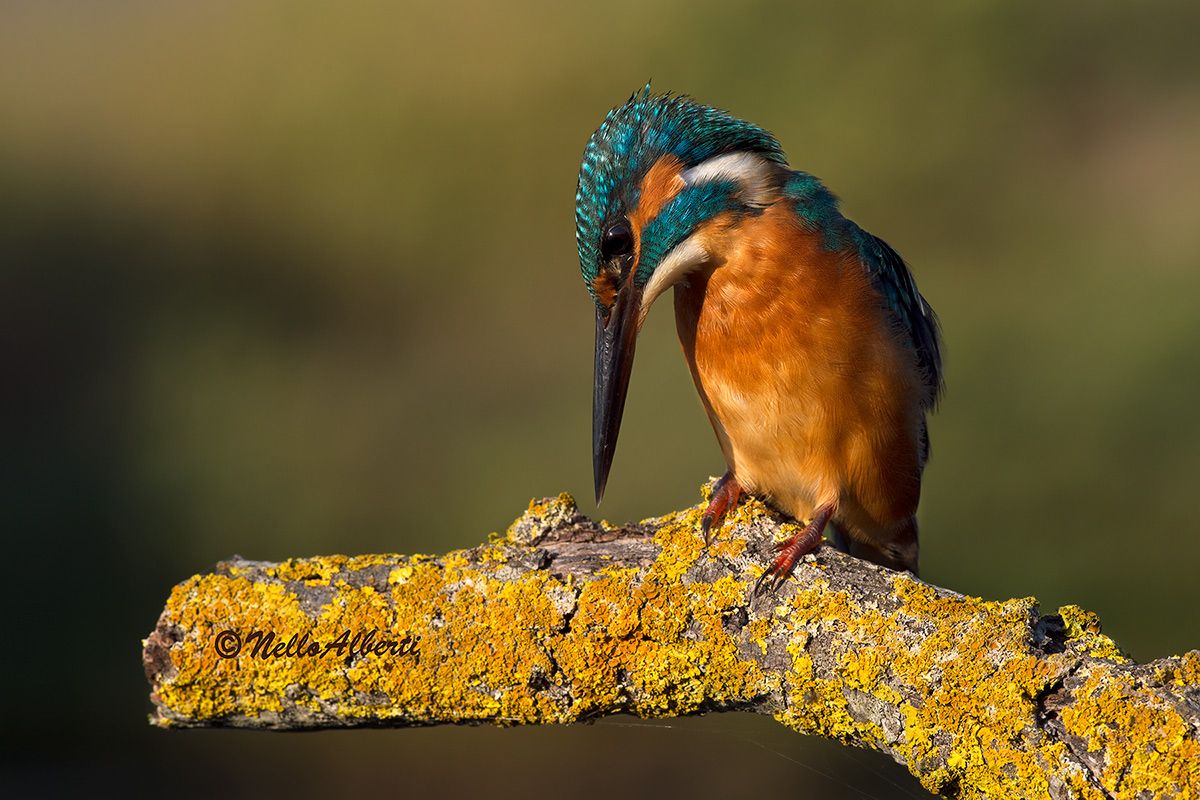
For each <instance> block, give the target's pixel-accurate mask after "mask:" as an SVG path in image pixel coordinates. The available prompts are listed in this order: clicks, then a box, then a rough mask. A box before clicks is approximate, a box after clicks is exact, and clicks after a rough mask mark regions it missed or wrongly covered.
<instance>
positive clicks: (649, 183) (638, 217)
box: [629, 155, 685, 248]
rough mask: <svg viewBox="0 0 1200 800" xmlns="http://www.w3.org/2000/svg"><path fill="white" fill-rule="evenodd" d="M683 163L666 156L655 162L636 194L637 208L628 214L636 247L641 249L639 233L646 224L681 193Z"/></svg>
mask: <svg viewBox="0 0 1200 800" xmlns="http://www.w3.org/2000/svg"><path fill="white" fill-rule="evenodd" d="M682 171H683V162H682V161H680V160H679V159H678V158H677V157H676V156H672V155H667V156H663V157H662V158H660V159H659V160H658V161H657V162H655V164H654V166H653V167H651V168H650V171H649V172H647V173H646V176H645V177H644V178H642V185H641V187H640V192H639V194H638V204H637V208H635V209H633V211H632V212H631V213H630V214H629V224H630V225H631V226H632V227H633V230H634V232H635V233H636V234H637V246H638V247H639V248H640V247H641V232H642V230H643V229H645V227H646V223H648V222H649V221H650V220H652V219H654V218H655V217H656V216H658V212H660V211H662V209H663V206H665V205H666V204H667V203H669V202H671V201H672V200H674V199H675V198H676V197H677V196H679V193H680V192H682V191H683V188H684V185H685V184H684V182H683V178H682V177H681V176H680V173H681V172H682Z"/></svg>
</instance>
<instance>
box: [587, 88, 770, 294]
mask: <svg viewBox="0 0 1200 800" xmlns="http://www.w3.org/2000/svg"><path fill="white" fill-rule="evenodd" d="M738 150H749V151H753V152H757V153H760V154H762V155H763V156H764V157H765V158H767V159H769V160H771V161H775V162H777V163H779V164H785V163H786V159H785V158H784V155H783V150H782V149H781V148H780V147H779V143H778V142H777V141H775V138H774V137H773V136H771V134H770V133H768V132H767V131H765V130H763V129H762V128H760V127H758V126H757V125H753V124H751V123H749V122H745V121H744V120H740V119H738V118H737V117H734V116H732V115H731V114H728V113H726V112H724V111H721V110H720V109H716V108H712V107H710V106H706V105H702V104H700V103H697V102H695V101H693V100H690V99H688V98H687V97H682V96H672V95H670V94H662V95H651V94H650V84H648V83H647V84H646V86H645V88H643V89H642V90H641V91H640V92H634V94H633V95H632V96H631V97H630V98H629V100H628V101H627V102H626V103H625V104H624V105H621V106H618V107H617V108H614V109H613V110H611V111H609V112H608V115H607V116H606V117H605V118H604V122H603V123H601V125H600V127H599V128H598V129H597V130H596V132H595V133H594V134H592V138H591V139H590V140H589V141H588V143H587V147H586V148H585V149H584V151H583V162H582V164H581V165H580V168H579V184H578V188H577V190H576V193H575V237H576V243H577V244H578V247H579V261H580V266H581V267H582V269H583V275H584V278H585V280H586V281H587V283H588V286H589V291H591V282H592V280H593V279H594V278H595V277H596V274H597V272H598V271H599V269H600V244H599V243H600V238H601V236H600V234H601V230H602V228H603V227H604V226H605V225H606V224H607V223H609V222H611V221H612V220H611V217H612V216H613V215H614V214H615V213H616V212H617V209H618V208H621V207H624V208H632V207H634V206H635V205H636V203H637V191H638V186H639V184H640V182H641V181H640V179H641V176H642V175H644V174H645V173H646V172H647V171H648V170H649V169H650V167H652V166H653V165H654V164H655V162H657V161H658V160H659V159H660V158H662V157H663V156H665V155H674V156H676V157H677V158H679V159H680V161H682V162H683V164H684V166H685V167H691V166H695V165H696V164H699V163H700V162H701V161H705V160H706V159H709V158H712V157H713V156H718V155H721V154H722V153H729V152H734V151H738ZM705 194H706V195H708V194H711V193H710V192H706V193H705ZM706 204H709V207H715V206H717V205H720V203H719V202H717V201H714V200H712V199H711V198H710V199H707V200H706V199H699V198H698V199H696V200H695V202H694V204H689V207H687V208H681V209H678V210H676V211H673V212H672V213H673V214H678V215H679V216H680V217H686V218H694V217H695V214H696V213H697V210H698V209H700V208H704V207H706ZM718 210H719V209H718ZM668 250H669V248H668ZM666 252H667V250H664V251H663V252H662V253H661V254H660V255H665V253H666ZM638 277H639V279H641V276H640V275H639V276H638ZM647 279H648V276H647ZM593 299H595V298H594V297H593Z"/></svg>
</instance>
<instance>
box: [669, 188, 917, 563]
mask: <svg viewBox="0 0 1200 800" xmlns="http://www.w3.org/2000/svg"><path fill="white" fill-rule="evenodd" d="M700 235H701V236H702V237H703V240H704V241H703V244H704V246H705V249H706V250H707V251H708V252H709V253H710V254H711V256H712V258H711V260H710V262H709V263H708V264H707V265H706V266H705V267H704V268H703V269H702V270H701V271H699V272H698V273H696V274H693V275H691V276H689V277H688V279H687V283H686V284H683V283H681V284H679V285H677V286H676V290H675V318H676V324H677V326H678V329H679V340H680V344H681V345H682V346H683V352H684V355H685V357H686V358H687V360H688V366H689V367H690V368H691V372H692V378H693V380H694V381H695V383H696V388H697V389H698V390H699V392H700V397H701V400H702V401H703V403H704V406H705V409H706V410H707V411H708V416H709V419H710V420H711V422H712V425H713V428H714V429H715V430H716V433H717V438H718V439H719V440H720V443H721V450H722V452H723V453H724V456H725V461H726V465H727V466H728V467H729V469H730V470H731V471H732V472H733V474H734V475H736V477H737V480H738V481H739V483H740V484H741V485H742V487H743V488H744V489H745V490H747V491H750V492H753V493H757V494H760V495H763V496H765V497H767V498H769V499H770V500H771V501H773V502H774V503H775V504H776V505H777V506H779V508H780V509H781V510H783V511H784V512H786V513H788V514H790V515H791V516H793V517H795V518H797V519H806V518H809V517H811V516H812V513H813V509H814V508H815V507H817V506H819V505H821V504H823V503H827V502H830V501H833V502H835V503H836V506H837V513H836V515H835V519H837V520H838V522H839V523H840V525H841V526H842V527H843V528H845V529H846V533H847V534H848V535H849V536H851V537H852V538H854V539H859V540H861V541H876V542H878V541H886V539H887V537H888V533H887V531H888V529H890V528H891V527H892V526H893V525H896V524H898V523H900V522H901V521H903V520H906V519H908V518H909V517H911V515H912V514H913V513H915V511H916V508H917V501H918V499H919V497H920V478H921V467H922V464H921V445H920V440H921V431H922V427H923V425H924V415H925V412H924V408H923V406H922V397H923V396H924V394H925V393H926V390H925V388H924V385H923V383H922V380H921V375H920V370H919V367H918V364H917V358H916V354H915V353H914V352H913V350H912V347H911V346H910V345H907V344H906V343H905V341H904V340H903V339H902V338H901V336H900V334H899V332H898V331H897V330H896V329H895V327H894V326H893V325H892V324H891V323H890V322H889V318H888V316H887V314H886V313H885V312H884V310H883V304H882V300H881V298H880V297H879V295H878V293H877V292H876V291H875V290H874V289H873V288H872V287H871V284H870V280H869V277H868V276H867V275H866V273H865V270H864V269H863V268H862V266H861V265H860V263H859V261H858V259H857V257H855V256H853V255H851V254H847V253H841V252H829V251H826V250H825V249H823V248H822V246H821V241H820V238H821V237H820V235H819V234H817V233H814V232H811V231H808V230H806V229H805V228H804V227H803V226H802V224H801V223H800V222H799V221H798V220H796V219H795V217H794V216H793V215H792V214H790V212H789V211H788V209H786V208H784V207H782V204H780V205H777V206H774V207H772V208H769V209H767V210H766V211H765V212H764V213H763V214H761V215H760V216H758V217H753V218H748V219H744V220H743V221H741V222H740V223H734V222H732V221H731V220H730V219H728V218H725V219H723V218H717V219H716V220H714V221H713V222H711V223H709V224H708V225H707V226H706V227H705V228H704V229H703V230H702V231H701V234H700Z"/></svg>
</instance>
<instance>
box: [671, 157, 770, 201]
mask: <svg viewBox="0 0 1200 800" xmlns="http://www.w3.org/2000/svg"><path fill="white" fill-rule="evenodd" d="M775 169H776V166H775V164H773V163H772V162H770V161H767V160H766V159H765V158H763V157H762V156H761V155H759V154H758V153H751V152H748V151H745V150H742V151H739V152H736V153H725V154H723V155H719V156H714V157H713V158H710V159H708V160H707V161H701V162H700V163H699V164H697V165H696V166H694V167H692V168H691V169H685V170H684V171H683V172H682V173H680V176H679V177H681V178H683V182H684V183H686V184H687V185H688V186H696V185H698V184H702V183H716V182H718V181H733V182H734V183H737V184H739V185H740V186H741V188H742V191H741V198H742V202H744V203H746V204H747V205H751V206H760V207H761V206H766V205H770V202H771V200H772V199H773V197H772V196H773V195H774V194H775V192H774V190H773V189H772V186H771V183H772V180H771V178H772V175H773V173H774V172H775Z"/></svg>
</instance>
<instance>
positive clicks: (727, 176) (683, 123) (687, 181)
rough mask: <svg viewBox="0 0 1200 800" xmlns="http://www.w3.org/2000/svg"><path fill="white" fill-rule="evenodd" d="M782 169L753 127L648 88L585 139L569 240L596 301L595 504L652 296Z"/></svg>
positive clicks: (748, 208) (747, 210)
mask: <svg viewBox="0 0 1200 800" xmlns="http://www.w3.org/2000/svg"><path fill="white" fill-rule="evenodd" d="M785 166H786V160H785V158H784V155H783V151H782V150H781V149H780V147H779V144H778V143H777V142H776V141H775V139H774V137H772V136H771V134H769V133H767V132H766V131H765V130H763V129H762V128H759V127H757V126H755V125H752V124H750V123H748V122H745V121H743V120H740V119H737V118H736V117H733V116H731V115H729V114H727V113H725V112H724V111H720V110H718V109H715V108H710V107H708V106H704V105H701V104H699V103H696V102H693V101H691V100H689V99H688V98H686V97H672V96H671V95H651V94H650V87H649V85H647V86H646V88H645V89H643V90H642V91H641V92H636V93H634V95H633V96H632V97H630V98H629V101H628V102H626V103H625V104H624V105H622V106H618V107H617V108H614V109H613V110H612V111H610V112H609V113H608V116H607V117H605V119H604V122H603V123H602V124H601V125H600V127H599V129H598V130H597V131H596V132H595V133H594V134H592V138H591V139H590V140H589V141H588V144H587V148H586V149H585V150H584V151H583V163H582V165H581V166H580V168H579V187H578V190H577V191H576V194H575V236H576V241H577V243H578V246H579V263H580V266H581V267H582V268H583V278H584V281H585V282H586V284H587V288H588V292H589V293H590V294H591V296H592V300H594V301H595V304H596V374H595V387H594V396H593V406H592V456H593V465H594V468H595V479H596V502H599V501H600V498H601V497H602V496H603V494H604V486H605V483H606V482H607V480H608V471H609V467H610V466H611V464H612V457H613V452H614V449H615V447H616V442H617V433H618V431H619V430H620V427H621V415H622V413H623V411H624V409H625V395H626V390H627V389H628V386H629V375H630V371H631V369H632V367H633V353H634V346H635V344H636V342H637V335H638V331H639V330H640V329H641V325H642V321H643V320H644V319H645V316H646V312H647V311H649V309H650V305H651V303H653V302H654V300H655V298H657V297H658V296H659V295H660V294H662V292H663V291H664V290H665V289H666V288H667V287H669V286H672V285H673V284H675V283H677V282H678V281H680V280H681V279H683V278H684V276H686V275H687V274H688V273H689V272H691V271H692V270H695V269H697V268H698V267H700V266H702V265H703V264H705V263H707V262H709V261H710V260H712V259H713V258H716V257H719V255H720V254H719V253H718V252H714V250H716V249H718V247H719V246H718V245H717V244H716V242H717V241H718V240H719V239H720V237H718V236H714V235H713V232H714V231H716V230H718V229H727V228H728V227H729V226H730V225H731V223H736V221H737V220H738V219H739V218H741V217H743V216H745V215H747V214H756V213H759V212H760V211H761V210H762V209H763V208H764V207H765V206H767V205H769V204H770V203H771V202H773V201H774V199H775V198H776V196H777V194H778V187H779V184H780V182H781V181H782V176H783V174H784V167H785Z"/></svg>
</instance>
